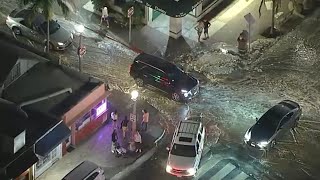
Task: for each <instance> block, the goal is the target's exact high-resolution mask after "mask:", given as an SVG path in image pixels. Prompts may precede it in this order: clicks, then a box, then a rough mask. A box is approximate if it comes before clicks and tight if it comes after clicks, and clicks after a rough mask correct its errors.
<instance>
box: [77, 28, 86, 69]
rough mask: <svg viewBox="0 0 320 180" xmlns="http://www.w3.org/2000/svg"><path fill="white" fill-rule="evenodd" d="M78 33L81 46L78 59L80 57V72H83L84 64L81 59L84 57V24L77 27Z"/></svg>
mask: <svg viewBox="0 0 320 180" xmlns="http://www.w3.org/2000/svg"><path fill="white" fill-rule="evenodd" d="M75 29H76V31H77V32H78V33H79V46H78V57H79V71H80V72H82V62H81V57H82V56H83V55H84V53H85V51H83V50H84V49H83V48H84V47H82V33H83V31H84V26H83V25H82V24H77V25H75Z"/></svg>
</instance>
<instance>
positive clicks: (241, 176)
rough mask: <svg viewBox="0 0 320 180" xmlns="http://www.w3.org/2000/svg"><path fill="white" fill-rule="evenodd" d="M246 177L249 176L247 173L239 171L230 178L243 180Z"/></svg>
mask: <svg viewBox="0 0 320 180" xmlns="http://www.w3.org/2000/svg"><path fill="white" fill-rule="evenodd" d="M247 177H249V176H248V174H246V173H244V172H241V173H240V174H238V175H237V176H236V177H234V178H233V179H232V180H245V179H247Z"/></svg>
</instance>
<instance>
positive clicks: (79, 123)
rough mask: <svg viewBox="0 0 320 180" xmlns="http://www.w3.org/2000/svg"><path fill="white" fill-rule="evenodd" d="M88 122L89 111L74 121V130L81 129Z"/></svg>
mask: <svg viewBox="0 0 320 180" xmlns="http://www.w3.org/2000/svg"><path fill="white" fill-rule="evenodd" d="M89 122H90V112H88V113H86V114H85V115H84V116H83V117H82V118H80V119H79V120H78V121H77V122H76V130H77V131H79V130H80V129H82V128H83V127H84V126H85V125H86V124H88V123H89Z"/></svg>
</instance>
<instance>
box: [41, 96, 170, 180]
mask: <svg viewBox="0 0 320 180" xmlns="http://www.w3.org/2000/svg"><path fill="white" fill-rule="evenodd" d="M111 93H112V94H111V95H110V96H109V98H108V100H109V102H110V105H111V108H110V109H109V110H108V113H109V115H110V112H112V111H113V110H114V109H117V110H118V113H119V122H118V126H120V122H121V121H122V120H123V118H124V116H125V115H127V116H128V117H129V113H130V112H131V111H132V106H131V102H132V101H131V99H130V97H129V96H128V95H127V94H124V93H122V92H120V91H112V92H111ZM142 109H147V110H148V112H149V113H150V121H149V124H148V130H147V131H146V132H145V133H141V136H142V142H143V149H142V153H135V152H128V153H127V154H126V156H125V157H115V155H114V154H112V153H111V133H112V122H110V120H108V121H107V122H106V124H105V125H104V126H102V127H101V128H99V129H98V130H97V131H96V133H95V134H94V135H93V136H91V137H90V138H89V139H88V140H87V141H85V142H83V143H82V144H80V145H78V146H77V147H76V148H75V149H74V150H73V151H71V152H70V153H67V154H66V155H65V156H63V157H62V159H60V160H59V161H57V162H56V163H55V164H54V165H53V166H52V167H50V168H49V169H48V170H47V171H45V172H44V173H43V174H42V175H41V176H40V177H39V178H38V179H40V180H48V179H62V178H63V176H65V175H66V174H67V173H68V172H69V171H71V170H72V169H73V168H74V167H76V166H77V164H79V163H81V162H82V161H84V160H89V161H92V162H94V163H96V164H98V165H99V166H101V167H102V168H103V169H104V170H105V175H106V178H107V179H111V178H112V177H113V176H115V175H117V176H119V174H118V173H119V172H122V171H124V170H125V169H126V167H127V166H129V165H134V164H135V162H136V161H137V159H141V157H143V156H145V154H148V153H149V152H150V150H151V149H154V148H153V147H154V146H155V143H154V141H156V140H157V139H159V138H162V136H163V132H164V130H163V129H162V127H161V126H160V124H159V123H158V122H159V120H160V118H162V117H161V114H160V113H159V112H158V111H157V110H156V109H155V108H153V107H152V106H151V105H149V104H148V103H146V102H145V101H142V100H141V101H139V100H138V101H137V115H138V117H137V118H138V122H137V128H139V127H140V126H139V125H140V122H141V121H140V120H141V117H142V113H140V112H141V110H142ZM109 117H110V116H109ZM118 138H119V140H120V143H121V145H122V146H123V147H127V146H128V144H127V143H126V142H124V141H122V131H121V130H120V129H118ZM152 152H153V153H154V151H152ZM149 154H150V153H149ZM142 159H145V158H142ZM128 173H130V172H127V173H124V174H123V173H122V174H121V176H126V175H128Z"/></svg>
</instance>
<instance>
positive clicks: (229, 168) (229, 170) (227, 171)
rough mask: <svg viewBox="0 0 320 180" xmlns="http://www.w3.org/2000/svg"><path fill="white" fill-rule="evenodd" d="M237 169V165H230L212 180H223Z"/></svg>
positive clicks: (211, 179)
mask: <svg viewBox="0 0 320 180" xmlns="http://www.w3.org/2000/svg"><path fill="white" fill-rule="evenodd" d="M235 168H236V166H235V165H233V164H231V163H228V164H227V165H225V166H224V167H223V168H222V169H220V171H218V172H217V173H216V174H215V175H214V176H212V177H211V178H210V180H221V179H222V178H224V177H225V176H226V175H228V174H229V173H230V172H231V171H232V170H234V169H235Z"/></svg>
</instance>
